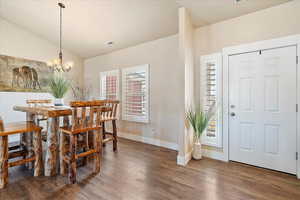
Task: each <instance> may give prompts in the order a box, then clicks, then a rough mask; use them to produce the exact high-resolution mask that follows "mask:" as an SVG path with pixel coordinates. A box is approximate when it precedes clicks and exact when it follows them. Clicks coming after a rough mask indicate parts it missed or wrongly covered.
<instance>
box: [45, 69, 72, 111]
mask: <svg viewBox="0 0 300 200" xmlns="http://www.w3.org/2000/svg"><path fill="white" fill-rule="evenodd" d="M49 87H50V93H51V94H52V95H53V97H54V98H55V99H54V105H55V106H63V105H64V99H63V97H64V96H65V94H66V93H67V92H68V90H69V88H70V83H69V81H68V80H67V79H65V78H64V77H63V76H62V75H61V74H56V75H54V76H53V77H51V78H50V81H49Z"/></svg>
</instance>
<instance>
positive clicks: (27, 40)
mask: <svg viewBox="0 0 300 200" xmlns="http://www.w3.org/2000/svg"><path fill="white" fill-rule="evenodd" d="M58 51H59V49H58V46H57V45H53V44H51V43H50V42H48V41H47V40H44V39H42V38H40V37H38V36H36V35H35V34H33V33H30V32H28V31H26V30H24V29H22V28H21V27H19V26H16V25H14V24H12V23H9V22H8V21H6V20H4V19H2V18H0V54H1V55H8V56H14V57H20V58H26V59H32V60H37V61H44V62H47V61H49V60H52V59H54V58H57V56H58ZM64 55H65V59H66V60H72V61H74V64H75V67H74V69H72V71H71V72H70V73H69V74H68V77H69V78H70V79H73V80H77V81H78V83H79V84H82V82H83V60H82V59H81V58H80V57H78V56H76V55H74V54H71V53H69V52H67V51H64ZM46 97H47V98H49V97H51V95H50V94H45V93H42V94H41V93H14V92H11V93H7V92H0V115H1V116H2V117H3V118H4V122H9V121H20V120H24V119H25V114H24V113H17V112H13V111H12V107H13V106H14V105H18V104H23V103H24V102H25V100H26V99H28V98H46ZM68 99H69V100H70V99H71V94H68V97H67V100H68Z"/></svg>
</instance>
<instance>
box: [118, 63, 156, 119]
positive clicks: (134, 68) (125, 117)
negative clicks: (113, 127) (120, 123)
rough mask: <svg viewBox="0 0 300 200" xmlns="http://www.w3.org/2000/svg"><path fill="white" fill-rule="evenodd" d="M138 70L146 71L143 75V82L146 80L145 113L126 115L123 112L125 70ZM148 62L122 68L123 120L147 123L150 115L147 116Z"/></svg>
mask: <svg viewBox="0 0 300 200" xmlns="http://www.w3.org/2000/svg"><path fill="white" fill-rule="evenodd" d="M139 71H144V72H145V73H146V77H145V82H146V89H147V92H146V97H145V98H146V106H145V107H146V114H145V116H142V117H141V116H136V115H126V114H125V108H126V106H125V104H126V92H125V91H126V81H125V78H126V76H125V75H126V73H127V72H139ZM149 80H150V78H149V64H145V65H139V66H135V67H130V68H125V69H122V120H124V121H133V122H141V123H149V121H150V117H149V113H150V108H149V105H150V98H149V96H150V95H149V91H150V83H149Z"/></svg>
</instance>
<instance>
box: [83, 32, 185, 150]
mask: <svg viewBox="0 0 300 200" xmlns="http://www.w3.org/2000/svg"><path fill="white" fill-rule="evenodd" d="M178 46H179V44H178V36H177V35H174V36H170V37H166V38H162V39H159V40H155V41H151V42H147V43H143V44H141V45H138V46H134V47H130V48H126V49H122V50H119V51H115V52H112V53H109V54H106V55H102V56H97V57H94V58H90V59H87V60H85V74H84V79H85V84H86V86H89V85H92V87H93V88H94V90H93V94H92V96H94V97H99V73H100V72H101V71H107V70H113V69H122V68H125V67H132V66H135V65H140V64H150V123H149V124H143V123H133V122H126V121H120V123H119V128H120V132H124V133H127V134H131V135H132V136H131V137H133V138H136V137H139V136H142V137H145V138H148V139H149V140H156V141H161V142H163V143H164V142H166V143H170V144H171V145H173V146H174V145H177V139H178V135H179V133H182V132H183V127H184V123H183V121H184V67H183V66H182V65H180V61H179V50H178V49H179V47H178Z"/></svg>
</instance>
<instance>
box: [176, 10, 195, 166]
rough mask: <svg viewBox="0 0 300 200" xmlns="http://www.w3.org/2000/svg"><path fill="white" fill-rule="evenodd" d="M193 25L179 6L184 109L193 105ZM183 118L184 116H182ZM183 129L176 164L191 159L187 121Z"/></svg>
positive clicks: (179, 139)
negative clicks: (183, 72)
mask: <svg viewBox="0 0 300 200" xmlns="http://www.w3.org/2000/svg"><path fill="white" fill-rule="evenodd" d="M193 35H194V27H193V24H192V21H191V17H190V15H189V13H188V10H187V9H186V8H183V7H182V8H179V51H180V52H179V53H180V58H181V62H182V66H183V67H184V69H185V83H184V84H185V105H184V106H185V110H186V111H187V110H189V109H190V108H192V107H194V85H195V83H194V48H193V43H194V40H193ZM184 119H186V118H185V116H184ZM182 123H184V131H183V132H182V134H180V135H179V138H178V156H177V164H179V165H186V164H187V163H188V162H189V160H190V159H191V152H192V148H193V131H192V129H191V128H189V123H188V122H187V121H184V122H182Z"/></svg>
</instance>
